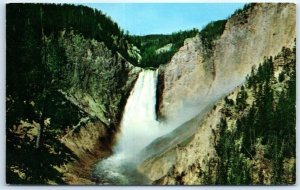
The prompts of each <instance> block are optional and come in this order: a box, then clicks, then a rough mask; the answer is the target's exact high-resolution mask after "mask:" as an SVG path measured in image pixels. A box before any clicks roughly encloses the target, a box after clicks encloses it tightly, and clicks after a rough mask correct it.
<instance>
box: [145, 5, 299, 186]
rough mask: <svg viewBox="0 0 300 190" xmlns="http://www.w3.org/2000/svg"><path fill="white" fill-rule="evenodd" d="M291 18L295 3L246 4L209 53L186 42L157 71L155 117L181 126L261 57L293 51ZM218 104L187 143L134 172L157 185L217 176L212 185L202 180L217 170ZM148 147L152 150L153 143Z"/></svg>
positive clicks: (200, 42) (192, 41)
mask: <svg viewBox="0 0 300 190" xmlns="http://www.w3.org/2000/svg"><path fill="white" fill-rule="evenodd" d="M295 14H296V11H295V5H294V4H288V3H283V4H282V3H279V4H276V3H273V4H270V3H266V4H251V5H250V6H247V7H246V8H245V9H244V10H243V11H240V12H237V13H236V14H234V15H233V16H232V17H231V18H229V19H228V21H227V23H226V25H225V30H224V32H223V34H222V35H221V36H220V37H219V39H217V40H215V41H213V42H212V49H208V48H207V46H206V44H205V43H204V42H203V40H202V39H201V36H196V37H194V38H191V39H187V40H186V42H185V44H184V46H183V47H182V48H180V50H179V52H177V53H176V54H175V55H174V57H173V58H172V60H171V61H170V63H169V64H167V65H166V66H165V67H161V68H160V77H159V83H160V84H159V92H158V104H159V105H157V106H158V109H157V111H158V114H159V116H160V118H161V119H164V120H167V121H173V120H177V121H178V123H182V121H186V120H187V119H190V117H193V116H195V117H197V113H199V112H201V111H203V110H205V108H206V107H207V105H210V104H211V103H213V102H215V101H216V100H218V99H219V98H221V97H224V95H226V94H228V93H229V92H231V91H232V90H234V88H235V87H236V86H238V85H240V84H242V83H243V82H244V81H245V79H246V75H247V74H250V72H251V68H253V67H256V68H257V67H258V65H259V64H260V63H262V62H263V60H264V58H265V57H269V56H273V57H274V56H275V55H277V54H278V53H279V52H280V51H281V49H282V48H283V47H289V48H291V47H293V45H294V39H295V36H296V33H295V23H296V20H295V19H296V16H295ZM223 106H224V105H223V103H222V102H219V103H217V104H216V105H215V107H214V109H213V110H211V111H210V112H209V113H208V114H207V116H206V117H205V118H204V120H201V119H198V121H199V122H198V123H197V124H196V125H197V127H198V128H197V132H196V133H195V135H194V137H193V138H192V140H191V139H189V138H186V139H185V138H182V139H181V142H175V143H176V144H182V143H183V142H185V143H183V144H184V146H183V147H180V146H176V144H173V145H174V146H173V147H174V148H171V149H164V150H163V151H160V152H159V153H158V154H154V155H153V156H152V157H150V158H148V159H147V160H146V161H145V162H144V163H142V164H141V165H140V167H139V170H140V171H141V172H142V173H144V174H145V175H147V176H148V177H149V179H151V180H152V181H156V183H158V184H175V183H184V184H204V183H209V184H211V183H213V182H212V181H214V180H216V179H215V178H214V177H216V175H215V174H212V173H210V175H211V176H213V178H212V179H211V180H212V181H206V180H208V179H209V177H207V171H206V170H207V166H208V165H211V167H209V168H210V172H216V167H217V164H216V159H217V157H216V155H217V153H216V150H215V145H216V139H217V137H218V134H217V132H216V131H217V126H218V123H219V122H220V118H221V115H222V113H221V112H220V110H221V109H222V108H223ZM198 117H199V116H198ZM203 134H204V135H203ZM178 135H179V134H178ZM163 138H166V139H165V140H166V142H164V143H168V140H167V139H168V137H167V136H166V137H162V139H160V141H164V140H163ZM174 138H175V137H174ZM151 146H156V144H155V142H154V144H152V145H151ZM148 149H150V150H151V149H152V148H151V147H148ZM209 160H210V161H209ZM162 176H163V177H162ZM266 183H267V182H266Z"/></svg>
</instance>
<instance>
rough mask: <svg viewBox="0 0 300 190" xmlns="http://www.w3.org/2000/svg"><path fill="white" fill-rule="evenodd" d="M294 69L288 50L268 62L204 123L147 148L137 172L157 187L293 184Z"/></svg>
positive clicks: (191, 123) (197, 119)
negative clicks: (190, 132)
mask: <svg viewBox="0 0 300 190" xmlns="http://www.w3.org/2000/svg"><path fill="white" fill-rule="evenodd" d="M295 64H296V62H295V51H293V52H292V51H291V50H290V49H286V48H284V49H282V52H281V53H280V54H279V55H278V56H276V58H275V59H274V61H273V60H272V59H271V58H270V59H268V60H265V62H264V64H263V65H262V66H259V68H258V69H257V70H253V72H252V74H251V76H250V77H249V78H248V80H247V82H246V83H245V84H244V85H245V86H239V87H237V88H235V90H234V91H232V92H231V93H230V94H229V95H228V96H225V98H223V99H221V100H219V101H218V102H217V103H215V105H214V107H213V109H211V111H208V112H206V116H205V117H203V115H202V114H200V115H197V116H196V117H195V118H193V119H192V120H191V121H189V122H187V123H186V124H184V125H183V126H181V127H179V128H178V129H176V130H175V131H174V132H172V133H170V134H169V135H167V136H165V137H161V138H160V139H158V140H156V141H154V142H153V143H152V144H151V145H149V147H147V149H146V150H145V151H148V152H149V151H150V150H154V152H155V154H153V153H152V154H150V156H149V157H148V158H147V159H146V160H145V161H144V162H143V163H142V164H141V165H140V166H139V171H141V172H142V173H143V174H145V175H146V176H147V177H148V178H149V179H150V180H152V181H153V183H155V184H168V185H174V184H185V185H197V184H227V185H228V184H233V185H237V184H293V183H295V156H296V152H295V135H296V134H295V97H296V94H295V80H296V78H295ZM179 130H181V132H180V133H178V132H176V131H179ZM190 130H191V131H193V132H194V134H193V135H190V136H188V137H185V136H186V135H185V134H186V133H188V131H190ZM181 133H182V134H183V135H182V134H181ZM181 136H183V138H181V140H176V139H180V137H181ZM174 141H176V142H175V143H173V142H174ZM166 143H171V144H168V147H169V148H165V149H163V150H161V147H164V145H165V144H166ZM172 146H173V147H172ZM156 149H159V151H155V150H156ZM150 152H151V151H150Z"/></svg>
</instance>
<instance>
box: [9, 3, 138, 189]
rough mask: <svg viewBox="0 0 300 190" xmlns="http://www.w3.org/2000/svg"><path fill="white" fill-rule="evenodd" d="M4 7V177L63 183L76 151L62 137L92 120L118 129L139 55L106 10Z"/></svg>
mask: <svg viewBox="0 0 300 190" xmlns="http://www.w3.org/2000/svg"><path fill="white" fill-rule="evenodd" d="M6 14H7V15H6V18H7V25H6V34H7V40H6V41H7V54H6V55H7V56H6V58H7V59H6V60H7V67H6V69H7V70H6V72H7V79H6V90H7V91H6V116H7V117H6V135H7V136H6V139H7V144H6V145H7V152H6V155H7V159H6V160H7V163H6V172H7V175H6V176H7V178H6V181H7V183H11V184H47V183H59V184H62V183H64V181H63V177H62V176H63V174H62V172H61V169H59V168H60V167H61V166H64V165H65V164H66V163H68V162H70V161H73V160H74V159H78V158H77V155H74V154H73V153H74V152H73V151H71V150H70V149H69V147H67V146H65V144H63V143H62V142H61V138H62V137H63V136H64V135H66V134H67V133H68V132H69V131H73V132H75V133H76V132H79V131H80V128H81V127H85V126H86V125H87V123H88V122H98V123H101V125H102V126H103V125H104V126H106V128H109V130H110V131H114V130H116V129H115V127H116V126H117V125H118V123H119V121H120V117H121V113H122V107H124V105H125V102H126V97H127V96H128V95H129V93H130V90H131V87H132V84H133V82H134V80H135V78H136V76H137V75H136V74H134V73H132V71H133V69H132V68H130V67H132V66H130V64H129V63H128V62H127V60H126V59H128V60H133V62H134V61H135V59H134V58H132V57H130V55H129V54H128V51H127V50H128V46H130V45H129V44H128V42H127V41H126V39H125V35H123V32H122V30H120V29H119V27H118V25H117V24H116V23H114V22H112V21H111V20H110V19H109V18H108V17H106V16H105V15H103V14H102V13H101V12H100V11H97V10H93V9H91V8H88V7H84V6H73V5H52V4H8V5H7V9H6ZM74 18H76V19H74ZM130 47H131V46H130ZM129 72H131V74H130V73H129ZM129 75H132V77H131V78H130V77H129ZM98 126H100V124H99V125H98ZM99 138H100V137H99ZM99 138H95V139H96V140H100V139H99ZM107 148H109V147H107Z"/></svg>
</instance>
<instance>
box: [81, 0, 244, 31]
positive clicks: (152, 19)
mask: <svg viewBox="0 0 300 190" xmlns="http://www.w3.org/2000/svg"><path fill="white" fill-rule="evenodd" d="M83 5H86V6H89V7H92V8H96V9H98V10H101V11H102V12H103V13H105V14H106V15H108V16H110V17H111V18H112V20H113V21H115V22H117V23H118V25H119V26H120V27H121V28H122V29H123V30H124V31H129V33H130V34H132V35H147V34H171V33H172V32H177V31H179V30H187V29H192V28H198V29H201V28H203V27H204V26H205V25H206V24H208V23H209V22H211V21H216V20H220V19H226V18H227V17H228V16H230V15H231V14H232V13H233V12H234V11H235V10H236V9H238V8H242V7H243V6H244V3H175V4H174V3H173V4H168V3H88V4H83Z"/></svg>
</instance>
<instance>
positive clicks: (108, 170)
mask: <svg viewBox="0 0 300 190" xmlns="http://www.w3.org/2000/svg"><path fill="white" fill-rule="evenodd" d="M156 85H157V70H156V71H152V70H143V71H142V72H141V73H140V74H139V77H138V79H137V81H136V83H135V85H134V88H133V90H132V91H131V94H130V96H129V98H128V100H127V103H126V106H125V110H124V115H123V118H122V121H121V131H120V133H119V134H118V136H117V144H116V146H115V147H114V153H113V155H112V156H111V157H109V158H107V159H105V160H103V161H100V162H99V163H98V164H97V165H96V168H95V171H94V175H95V177H97V178H98V179H99V181H100V183H103V184H135V183H141V181H143V183H145V180H144V179H143V178H142V177H141V176H139V174H138V172H137V171H136V168H135V167H136V164H137V162H138V160H139V158H138V157H137V154H138V153H139V152H140V151H141V150H142V149H143V148H145V147H146V146H147V145H148V144H150V143H151V142H152V141H153V140H154V139H155V138H157V137H159V136H161V135H163V134H165V133H167V132H168V131H170V130H167V129H168V127H160V125H159V123H158V122H157V121H156V111H155V104H156Z"/></svg>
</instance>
